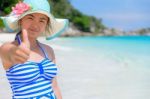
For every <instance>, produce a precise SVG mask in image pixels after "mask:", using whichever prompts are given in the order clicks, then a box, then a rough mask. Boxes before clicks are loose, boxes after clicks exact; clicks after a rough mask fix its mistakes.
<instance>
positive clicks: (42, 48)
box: [15, 33, 48, 58]
mask: <svg viewBox="0 0 150 99" xmlns="http://www.w3.org/2000/svg"><path fill="white" fill-rule="evenodd" d="M15 40H17V41H18V44H19V45H20V44H21V37H20V33H18V34H17V35H16V38H15ZM37 44H38V46H39V47H40V49H41V51H42V52H43V54H44V57H45V58H48V55H47V53H46V50H45V48H44V47H42V45H41V44H40V43H39V41H38V40H37Z"/></svg>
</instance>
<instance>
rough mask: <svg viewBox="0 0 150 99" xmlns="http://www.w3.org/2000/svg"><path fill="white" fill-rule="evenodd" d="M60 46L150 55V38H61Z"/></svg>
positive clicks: (98, 51) (96, 51) (58, 42)
mask: <svg viewBox="0 0 150 99" xmlns="http://www.w3.org/2000/svg"><path fill="white" fill-rule="evenodd" d="M54 43H55V44H58V45H60V46H66V47H72V48H79V49H85V50H84V51H88V52H90V51H95V53H97V54H98V53H100V51H112V52H118V53H132V54H138V55H141V54H144V55H150V52H149V51H150V37H148V36H124V37H70V38H61V40H59V41H57V42H55V41H54Z"/></svg>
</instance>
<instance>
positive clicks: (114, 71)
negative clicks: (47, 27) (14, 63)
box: [0, 33, 150, 99]
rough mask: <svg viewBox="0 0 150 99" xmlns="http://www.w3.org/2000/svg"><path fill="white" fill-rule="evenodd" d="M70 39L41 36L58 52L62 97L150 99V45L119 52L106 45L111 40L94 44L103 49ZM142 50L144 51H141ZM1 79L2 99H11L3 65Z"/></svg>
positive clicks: (11, 36)
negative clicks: (48, 38)
mask: <svg viewBox="0 0 150 99" xmlns="http://www.w3.org/2000/svg"><path fill="white" fill-rule="evenodd" d="M14 37H15V35H14V34H5V33H3V34H2V33H1V34H0V43H1V44H2V43H4V42H7V41H11V40H13V39H14ZM70 39H71V38H69V39H67V40H66V39H65V38H56V39H55V40H53V41H45V39H44V38H42V37H41V38H39V40H40V41H41V42H43V43H46V44H48V45H50V46H51V47H53V49H54V51H55V54H56V62H57V65H58V68H59V69H58V83H59V86H60V89H61V92H62V95H63V99H150V94H149V93H150V77H149V76H150V68H149V64H148V62H149V61H150V57H149V53H148V51H147V50H149V48H150V47H146V48H147V49H146V50H145V52H143V49H139V50H138V49H137V50H135V51H137V53H138V54H133V53H129V52H127V51H128V50H131V47H129V48H124V50H122V51H119V49H118V48H119V47H117V48H116V49H117V50H115V47H113V48H111V47H110V46H109V47H110V48H109V47H106V46H104V45H105V44H106V43H110V42H108V41H109V40H107V42H106V41H105V40H104V42H106V43H105V44H103V43H102V44H101V45H95V46H103V49H102V48H101V49H99V48H97V47H95V48H94V49H93V48H91V46H89V45H88V44H90V43H88V44H87V45H86V43H85V45H82V46H80V47H79V45H77V43H80V42H77V41H75V42H70V43H68V40H69V41H71V40H70ZM82 41H83V42H91V41H90V40H82ZM113 41H114V40H113ZM67 44H68V45H67ZM122 44H124V45H125V44H126V43H125V42H123V43H122ZM70 45H72V46H70ZM91 45H92V44H91ZM93 45H94V44H93ZM133 45H134V44H133ZM147 45H149V44H147ZM116 46H118V45H116ZM140 46H143V45H140ZM140 48H141V47H140ZM108 50H110V51H108ZM141 50H142V52H143V53H140V51H141ZM125 51H126V52H125ZM134 55H135V56H134ZM136 55H138V56H139V55H140V56H139V57H137V56H136ZM0 79H1V81H0V89H1V90H0V99H11V89H10V85H9V83H8V81H7V78H6V76H5V71H4V69H3V67H2V65H1V66H0Z"/></svg>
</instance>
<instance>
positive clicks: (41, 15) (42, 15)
mask: <svg viewBox="0 0 150 99" xmlns="http://www.w3.org/2000/svg"><path fill="white" fill-rule="evenodd" d="M27 16H31V17H35V18H44V19H48V17H47V16H46V15H44V14H41V13H32V14H28V15H26V16H25V17H27Z"/></svg>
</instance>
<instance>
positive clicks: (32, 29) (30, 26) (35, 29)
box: [20, 13, 49, 39]
mask: <svg viewBox="0 0 150 99" xmlns="http://www.w3.org/2000/svg"><path fill="white" fill-rule="evenodd" d="M48 21H49V19H48V17H47V16H46V15H44V14H40V13H33V14H28V15H26V16H25V17H23V18H22V19H21V20H20V24H21V28H22V29H26V30H27V32H28V37H29V38H31V39H36V38H37V37H38V36H39V35H41V33H43V32H45V29H46V26H47V25H48Z"/></svg>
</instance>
